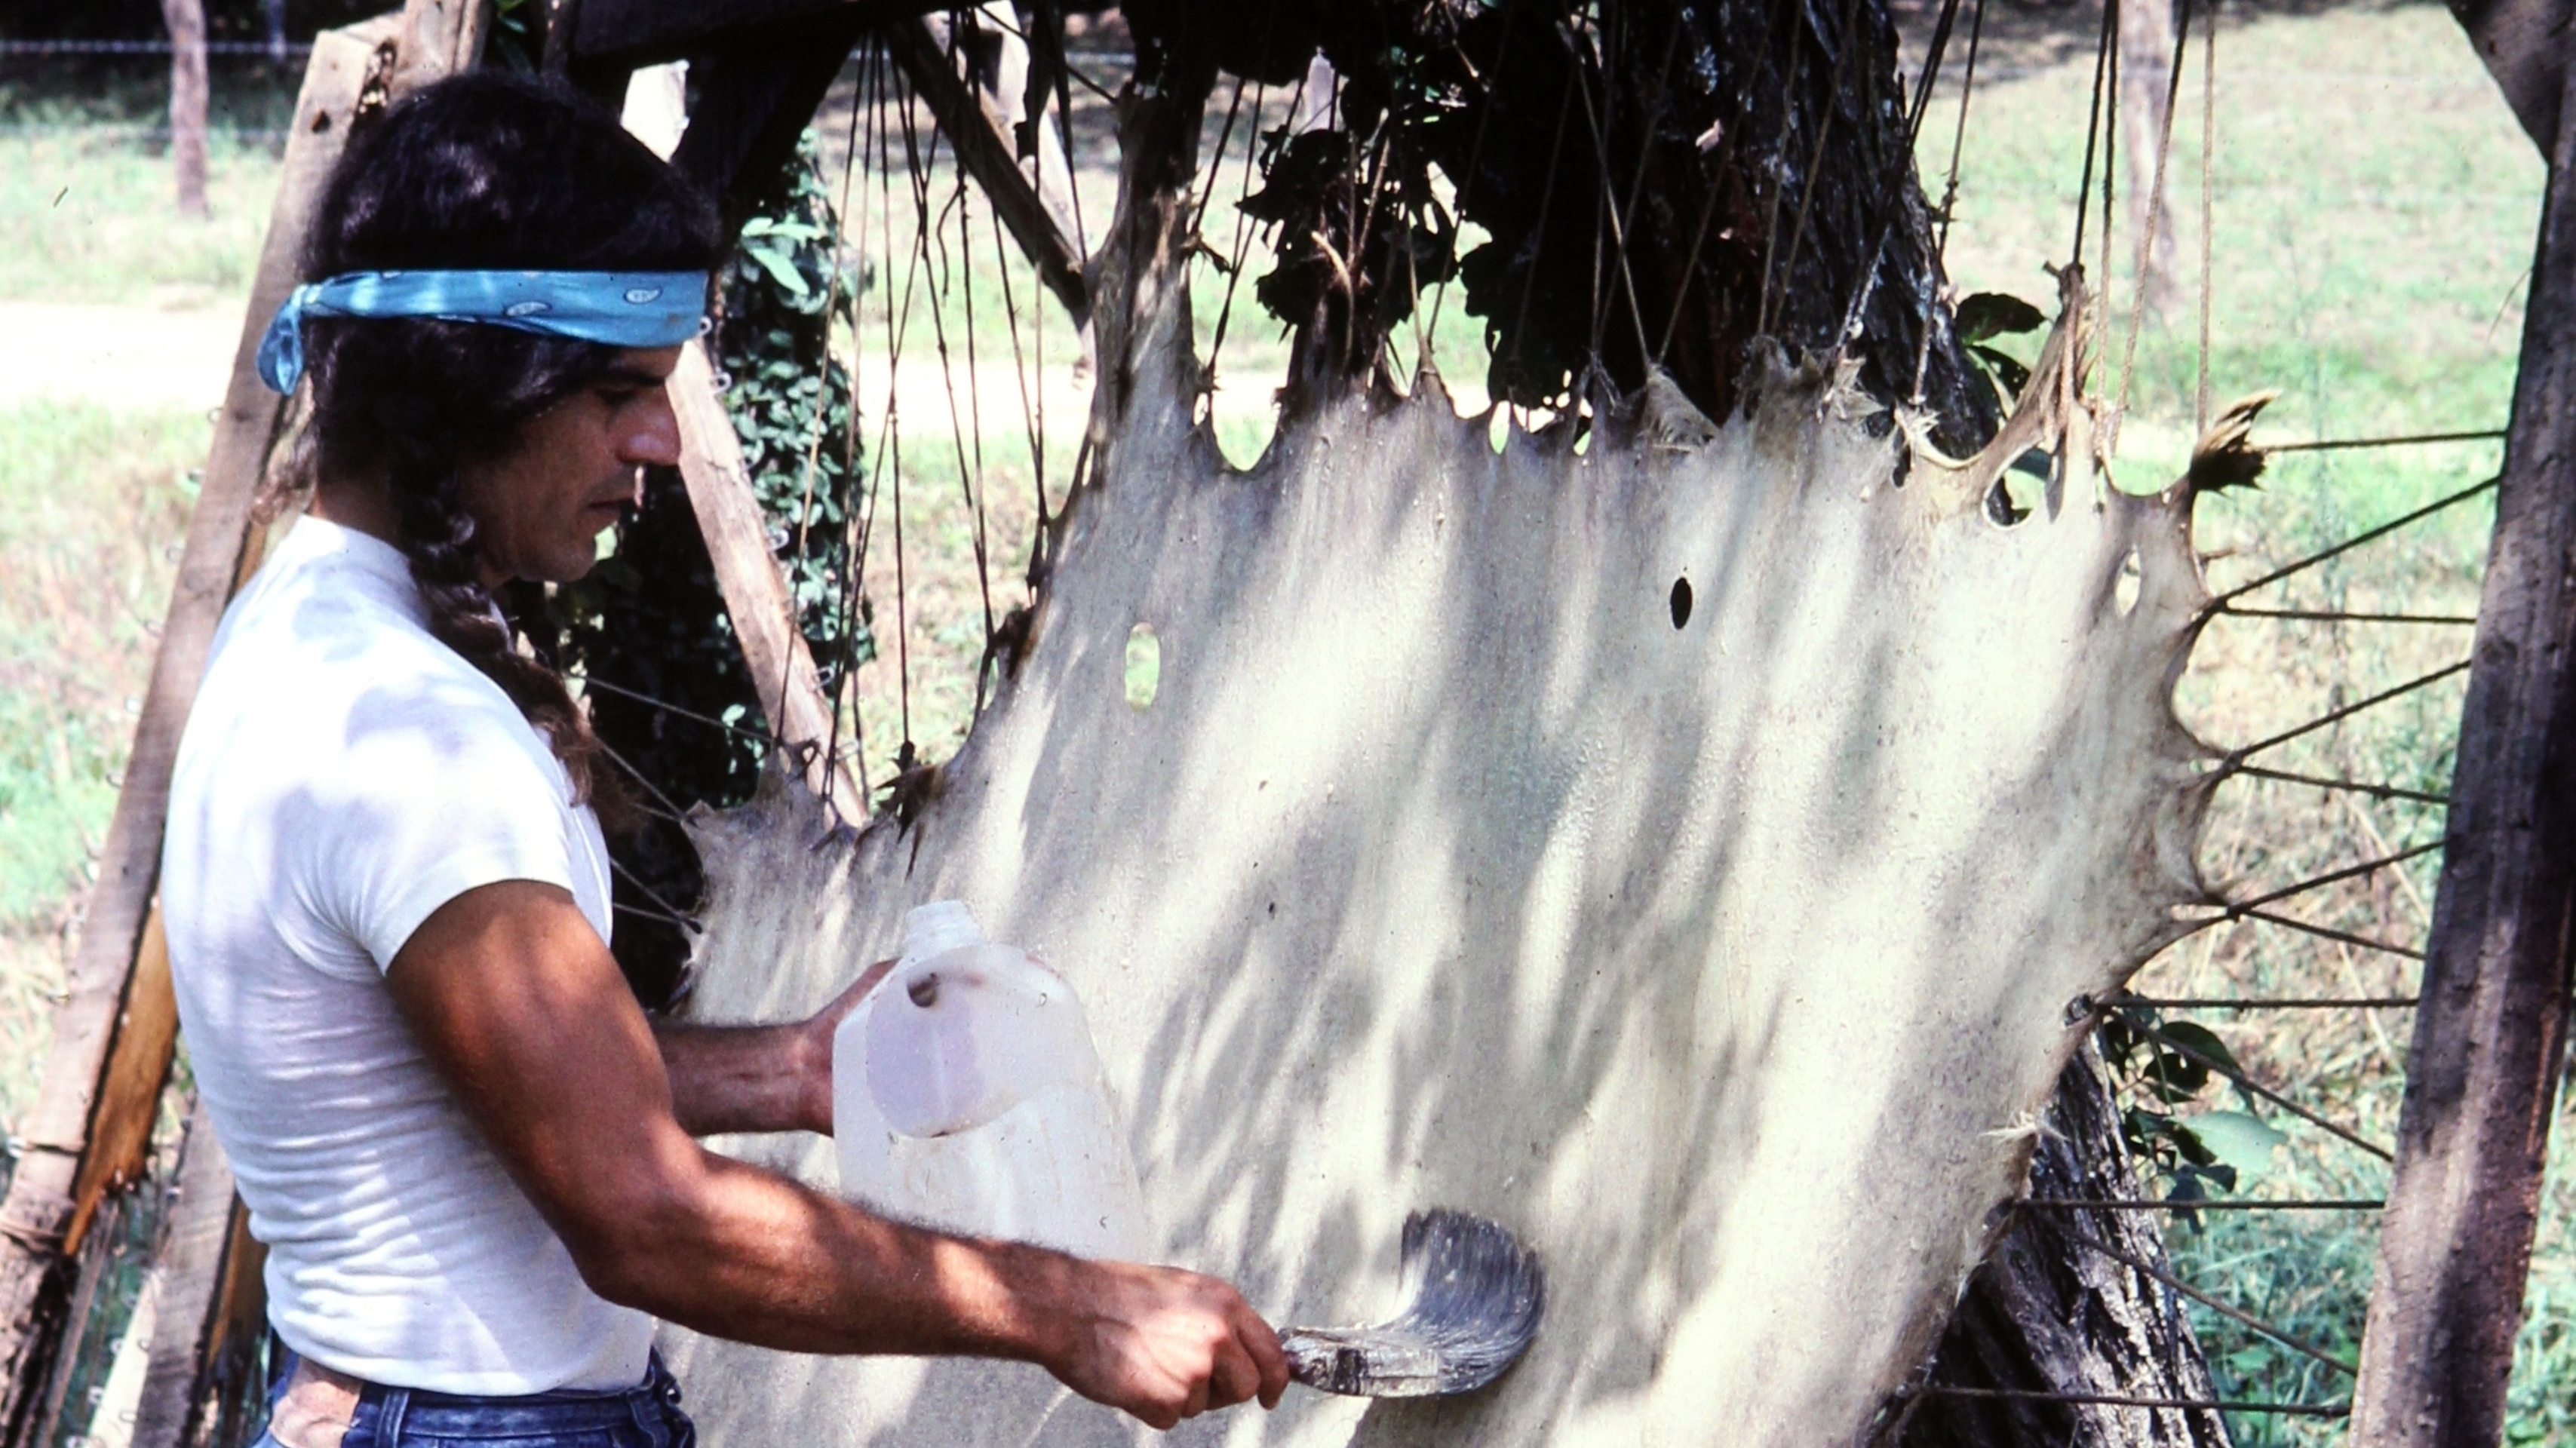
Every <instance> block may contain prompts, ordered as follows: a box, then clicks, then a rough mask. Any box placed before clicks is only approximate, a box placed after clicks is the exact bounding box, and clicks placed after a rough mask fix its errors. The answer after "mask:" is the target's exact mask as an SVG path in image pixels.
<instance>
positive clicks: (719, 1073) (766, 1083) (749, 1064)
mask: <svg viewBox="0 0 2576 1448" xmlns="http://www.w3.org/2000/svg"><path fill="white" fill-rule="evenodd" d="M893 968H894V962H893V961H891V960H882V961H879V962H877V963H876V964H875V965H872V966H870V967H868V969H867V970H866V972H865V973H863V974H861V975H860V977H859V979H858V982H857V983H856V984H854V985H852V986H851V987H850V988H849V989H848V990H845V991H843V992H841V994H840V995H839V996H838V997H837V998H835V999H834V1000H833V1002H832V1003H831V1004H830V1005H828V1006H825V1007H824V1008H823V1009H821V1010H820V1011H817V1012H815V1013H814V1015H813V1016H811V1017H809V1018H808V1019H805V1020H802V1021H797V1022H794V1023H792V1024H788V1025H777V1026H698V1025H686V1024H682V1023H679V1022H674V1021H657V1022H655V1023H654V1025H653V1041H654V1044H655V1045H657V1046H658V1047H660V1048H661V1052H662V1069H663V1070H664V1072H666V1073H667V1074H668V1075H669V1076H670V1078H671V1107H672V1112H673V1114H674V1115H676V1116H677V1117H678V1118H679V1122H680V1129H681V1130H683V1131H686V1132H687V1133H689V1135H691V1136H714V1135H716V1134H718V1133H720V1132H728V1131H814V1132H821V1133H824V1134H826V1135H828V1134H830V1132H831V1130H832V1033H833V1031H834V1030H835V1029H836V1028H838V1027H839V1025H840V1024H841V1018H842V1017H844V1016H846V1015H848V1014H849V1013H850V1012H851V1011H852V1010H853V1009H855V1008H856V1007H857V1006H858V1003H859V1002H860V1001H861V1000H862V999H864V998H865V997H866V996H867V993H868V991H869V990H870V989H871V988H873V987H874V986H875V985H876V983H877V982H878V981H879V980H880V979H883V978H884V976H885V973H886V972H887V971H889V970H891V969H893Z"/></svg>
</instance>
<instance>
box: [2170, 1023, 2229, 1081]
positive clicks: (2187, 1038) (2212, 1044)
mask: <svg viewBox="0 0 2576 1448" xmlns="http://www.w3.org/2000/svg"><path fill="white" fill-rule="evenodd" d="M2163 1034H2164V1037H2165V1039H2166V1040H2167V1041H2170V1042H2171V1043H2173V1044H2174V1045H2177V1046H2181V1047H2183V1048H2185V1049H2186V1050H2190V1051H2193V1052H2196V1053H2197V1054H2199V1055H2201V1056H2204V1057H2207V1058H2208V1059H2209V1060H2210V1061H2212V1062H2214V1063H2216V1064H2217V1066H2218V1067H2219V1068H2220V1069H2222V1070H2227V1071H2234V1072H2237V1073H2239V1074H2242V1073H2243V1072H2244V1070H2245V1068H2244V1067H2242V1066H2239V1065H2237V1064H2236V1055H2235V1053H2234V1052H2232V1051H2230V1050H2228V1049H2227V1043H2226V1042H2225V1041H2222V1040H2220V1039H2218V1037H2217V1036H2215V1035H2213V1034H2211V1032H2210V1029H2209V1027H2207V1026H2203V1025H2196V1024H2194V1023H2192V1022H2190V1021H2168V1022H2166V1023H2165V1025H2164V1027H2163Z"/></svg>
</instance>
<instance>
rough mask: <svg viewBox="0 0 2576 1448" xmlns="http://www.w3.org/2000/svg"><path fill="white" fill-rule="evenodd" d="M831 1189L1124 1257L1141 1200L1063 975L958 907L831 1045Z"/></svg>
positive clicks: (927, 933)
mask: <svg viewBox="0 0 2576 1448" xmlns="http://www.w3.org/2000/svg"><path fill="white" fill-rule="evenodd" d="M832 1135H833V1138H834V1141H835V1143H836V1144H837V1145H838V1147H839V1148H840V1158H841V1191H842V1194H843V1195H845V1196H850V1197H855V1198H858V1199H860V1200H862V1201H865V1202H868V1203H869V1204H871V1205H873V1206H875V1207H877V1208H879V1209H881V1210H884V1211H887V1212H890V1213H892V1214H894V1215H896V1216H899V1217H905V1218H909V1219H911V1220H914V1221H919V1222H924V1223H927V1224H929V1225H931V1226H934V1227H941V1228H945V1229H947V1230H949V1231H954V1232H963V1233H968V1234H972V1235H977V1236H989V1237H1005V1238H1010V1239H1013V1240H1016V1241H1023V1242H1037V1243H1040V1244H1043V1245H1045V1246H1049V1247H1056V1248H1060V1249H1062V1250H1064V1251H1067V1252H1072V1253H1074V1254H1076V1255H1077V1256H1083V1257H1128V1258H1132V1257H1136V1256H1139V1255H1141V1254H1142V1253H1143V1251H1144V1250H1145V1246H1146V1241H1145V1225H1146V1219H1145V1200H1144V1193H1143V1191H1142V1189H1141V1188H1140V1187H1139V1186H1138V1184H1137V1180H1136V1166H1135V1162H1134V1161H1133V1160H1132V1159H1130V1158H1129V1156H1128V1154H1127V1146H1126V1138H1125V1136H1124V1135H1123V1134H1122V1133H1121V1132H1120V1131H1119V1129H1118V1114H1117V1110H1116V1107H1115V1105H1114V1104H1113V1103H1112V1101H1111V1099H1110V1095H1109V1086H1108V1082H1107V1081H1106V1080H1105V1079H1104V1078H1103V1076H1102V1074H1101V1070H1100V1057H1099V1054H1098V1053H1097V1052H1096V1051H1094V1050H1093V1049H1092V1045H1091V1027H1090V1025H1089V1023H1088V1022H1086V1021H1085V1020H1084V1018H1083V1014H1082V1003H1081V1002H1080V1001H1078V1000H1076V999H1074V994H1073V988H1072V987H1071V986H1068V985H1066V984H1065V983H1064V980H1063V978H1062V977H1060V976H1058V975H1057V974H1056V973H1055V972H1053V971H1051V970H1048V969H1047V968H1046V967H1045V966H1042V965H1040V964H1038V963H1037V962H1036V961H1033V960H1031V959H1029V958H1028V956H1026V955H1025V954H1022V953H1021V952H1020V951H1018V950H1016V949H1014V948H1012V947H1010V946H1007V945H1002V944H999V943H996V942H994V941H989V940H986V939H985V938H984V936H983V932H981V931H980V930H978V929H977V928H976V926H975V918H974V916H972V915H970V914H968V913H967V910H966V907H965V906H964V905H962V904H959V903H958V902H956V901H954V900H941V901H937V902H934V903H932V904H929V905H924V906H922V907H920V908H919V909H916V910H914V911H913V912H912V913H911V914H910V915H909V916H907V917H906V918H905V921H904V941H903V955H902V957H901V958H900V959H898V960H897V961H896V962H895V966H894V969H892V970H890V971H888V972H887V973H886V976H885V979H883V980H881V981H879V982H877V985H876V988H875V989H873V990H871V991H869V992H868V994H867V996H866V998H865V999H863V1000H861V1001H860V1002H859V1004H858V1007H857V1008H856V1009H855V1010H853V1011H851V1012H850V1014H849V1015H848V1016H847V1017H845V1018H844V1019H843V1020H842V1022H841V1025H840V1028H839V1029H838V1031H836V1032H835V1033H834V1035H833V1038H832Z"/></svg>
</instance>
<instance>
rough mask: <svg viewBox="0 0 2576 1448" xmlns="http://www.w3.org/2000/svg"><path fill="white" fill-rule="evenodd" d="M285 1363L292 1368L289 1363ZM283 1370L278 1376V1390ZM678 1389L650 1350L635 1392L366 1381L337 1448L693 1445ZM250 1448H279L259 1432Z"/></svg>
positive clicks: (679, 1447)
mask: <svg viewBox="0 0 2576 1448" xmlns="http://www.w3.org/2000/svg"><path fill="white" fill-rule="evenodd" d="M290 1366H291V1363H290ZM287 1376H288V1373H287V1370H286V1369H284V1368H281V1369H280V1371H279V1372H278V1374H277V1387H276V1389H275V1390H273V1391H272V1396H271V1398H270V1406H271V1408H272V1409H273V1408H274V1407H275V1405H276V1398H275V1396H274V1393H275V1392H277V1391H283V1390H284V1388H285V1385H286V1381H287ZM697 1441H698V1433H697V1429H696V1428H695V1427H693V1426H691V1424H690V1422H689V1415H688V1414H686V1413H683V1412H681V1411H680V1385H679V1384H678V1383H677V1382H675V1381H673V1380H672V1377H671V1373H670V1370H669V1369H667V1368H665V1367H663V1366H662V1355H661V1354H660V1353H655V1354H654V1355H653V1359H652V1364H651V1366H650V1367H648V1368H647V1369H646V1370H645V1373H644V1381H643V1382H642V1383H640V1384H638V1385H636V1386H635V1387H631V1388H618V1389H610V1390H607V1391H597V1392H584V1391H577V1390H573V1389H558V1390H556V1391H554V1392H550V1393H531V1394H528V1395H526V1396H524V1397H508V1398H461V1397H451V1396H449V1395H447V1394H445V1393H430V1392H423V1391H421V1390H419V1389H417V1388H388V1387H385V1386H382V1385H381V1384H377V1383H369V1384H367V1386H366V1387H365V1388H364V1389H363V1390H361V1391H360V1392H359V1394H358V1407H357V1410H356V1411H355V1412H354V1413H352V1414H351V1415H350V1419H349V1434H348V1436H347V1437H345V1438H343V1439H341V1440H340V1448H485V1445H492V1448H697ZM252 1448H278V1443H277V1440H276V1439H275V1438H272V1437H270V1436H269V1435H268V1434H267V1433H265V1432H263V1433H261V1434H260V1435H259V1440H258V1441H257V1442H256V1443H254V1444H253V1445H252Z"/></svg>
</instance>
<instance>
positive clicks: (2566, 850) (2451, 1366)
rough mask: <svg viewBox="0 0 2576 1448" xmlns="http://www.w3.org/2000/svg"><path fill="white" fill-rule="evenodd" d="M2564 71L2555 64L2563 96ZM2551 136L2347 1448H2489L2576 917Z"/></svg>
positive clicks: (2568, 345) (2567, 519) (2561, 216)
mask: <svg viewBox="0 0 2576 1448" xmlns="http://www.w3.org/2000/svg"><path fill="white" fill-rule="evenodd" d="M2571 74H2576V72H2571V71H2570V70H2569V69H2568V68H2566V67H2565V66H2563V65H2562V67H2561V69H2560V72H2559V77H2558V85H2559V87H2560V89H2561V90H2562V91H2563V90H2564V87H2565V85H2566V82H2567V80H2568V79H2569V78H2570V76H2571ZM2551 111H2552V114H2553V116H2554V118H2555V120H2556V121H2557V134H2556V136H2555V137H2554V144H2553V145H2552V147H2551V153H2550V157H2549V190H2548V200H2547V204H2546V206H2545V208H2544V210H2543V212H2542V215H2541V223H2540V239H2539V247H2538V254H2537V256H2536V258H2535V260H2534V262H2533V269H2532V280H2531V298H2530V302H2529V304H2528V308H2527V311H2526V313H2525V317H2524V323H2523V342H2522V361H2521V371H2520V374H2519V376H2518V377H2517V379H2516V382H2515V385H2514V399H2513V418H2512V423H2511V425H2510V427H2509V429H2508V432H2507V435H2506V442H2505V467H2504V476H2503V480H2502V482H2501V484H2500V485H2499V487H2498V490H2497V495H2496V523H2495V537H2494V541H2493V543H2492V545H2491V546H2490V549H2489V553H2488V559H2487V575H2486V583H2485V590H2484V596H2483V597H2482V599H2481V601H2480V605H2479V610H2478V627H2477V642H2476V646H2475V651H2474V654H2473V659H2474V662H2473V663H2472V664H2471V666H2470V670H2469V692H2468V699H2467V702H2466V704H2465V705H2464V706H2463V707H2462V710H2461V715H2460V743H2459V755H2458V765H2457V768H2456V770H2455V772H2454V778H2453V782H2452V788H2451V805H2450V819H2449V825H2448V829H2447V833H2446V837H2445V840H2444V852H2443V861H2442V882H2441V888H2440V891H2439V893H2438V894H2437V895H2436V896H2435V899H2434V903H2433V928H2432V935H2431V938H2430V940H2429V942H2428V944H2427V947H2426V955H2425V964H2424V984H2423V990H2422V1007H2421V1009H2420V1010H2419V1011H2418V1012H2417V1015H2416V1021H2415V1037H2414V1043H2413V1047H2412V1050H2411V1051H2410V1053H2409V1056H2408V1062H2407V1076H2406V1101H2405V1108H2404V1112H2403V1115H2402V1116H2401V1118H2400V1121H2399V1126H2398V1147H2397V1166H2396V1173H2395V1177H2394V1180H2393V1181H2392V1183H2391V1186H2390V1190H2389V1193H2388V1212H2387V1216H2386V1218H2385V1220H2384V1222H2383V1225H2382V1228H2381V1233H2380V1243H2379V1262H2378V1269H2377V1272H2376V1274H2375V1276H2374V1280H2373V1283H2372V1290H2371V1301H2370V1317H2369V1325H2368V1327H2367V1329H2366V1331H2365V1333H2364V1336H2363V1339H2362V1353H2361V1363H2360V1368H2361V1373H2360V1380H2359V1382H2358V1384H2357V1386H2356V1391H2355V1396H2354V1404H2353V1417H2352V1434H2351V1439H2350V1441H2351V1443H2352V1444H2353V1445H2354V1448H2399V1445H2405V1448H2433V1445H2437V1444H2438V1445H2469V1444H2479V1445H2485V1444H2494V1443H2497V1442H2500V1441H2501V1440H2502V1438H2503V1434H2504V1409H2505V1384H2506V1378H2507V1375H2508V1373H2509V1372H2510V1370H2511V1368H2512V1366H2513V1343H2514V1337H2515V1335H2516V1333H2517V1331H2518V1330H2519V1329H2520V1327H2521V1325H2522V1297H2523V1288H2524V1283H2525V1278H2526V1276H2527V1274H2528V1271H2529V1268H2530V1265H2531V1245H2532V1234H2533V1230H2534V1227H2535V1226H2536V1224H2537V1220H2538V1212H2539V1196H2540V1180H2541V1170H2542V1166H2543V1162H2544V1158H2545V1156H2546V1154H2547V1150H2548V1144H2549V1127H2550V1122H2551V1119H2552V1117H2553V1115H2554V1112H2553V1105H2554V1099H2555V1093H2556V1090H2557V1085H2558V1074H2559V1071H2560V1069H2561V1067H2562V1064H2563V1060H2564V1056H2565V1045H2566V1030H2567V991H2568V962H2569V943H2570V941H2569V922H2570V915H2571V911H2576V124H2570V122H2571V121H2576V108H2568V107H2552V108H2551Z"/></svg>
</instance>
